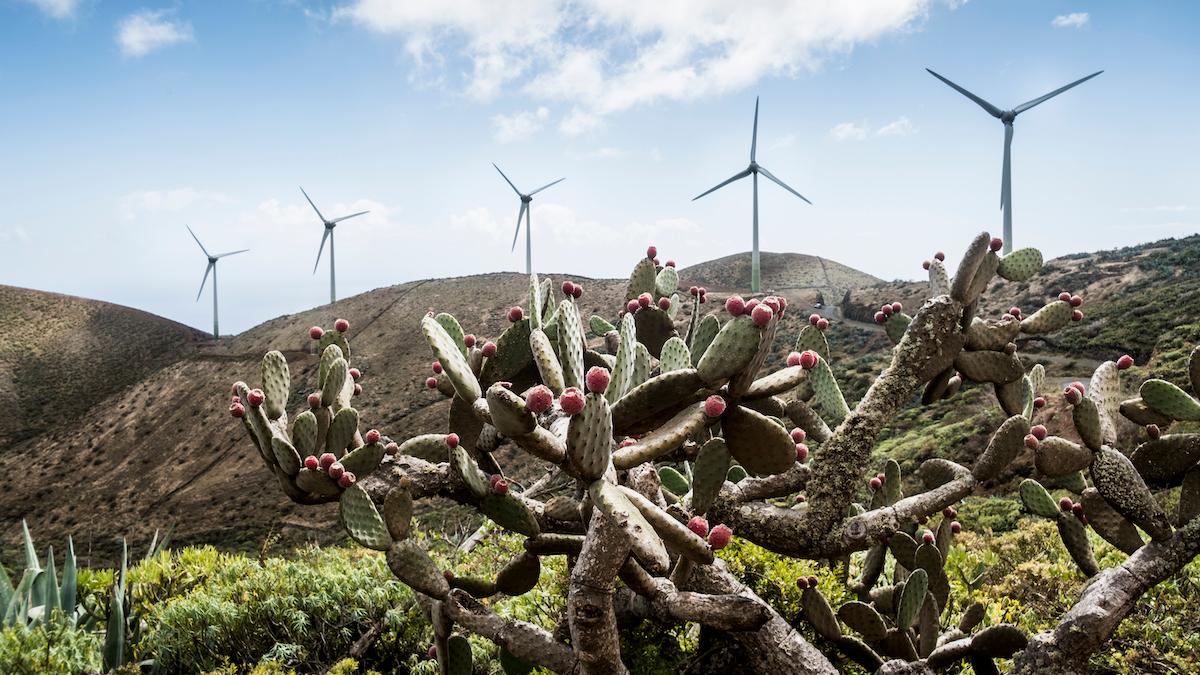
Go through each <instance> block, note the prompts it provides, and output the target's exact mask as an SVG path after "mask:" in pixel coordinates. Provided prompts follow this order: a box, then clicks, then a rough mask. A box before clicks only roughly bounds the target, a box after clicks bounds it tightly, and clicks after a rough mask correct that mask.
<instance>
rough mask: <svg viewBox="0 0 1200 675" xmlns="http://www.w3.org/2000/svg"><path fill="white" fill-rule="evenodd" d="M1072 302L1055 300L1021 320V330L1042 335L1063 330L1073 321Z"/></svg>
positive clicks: (1029, 333)
mask: <svg viewBox="0 0 1200 675" xmlns="http://www.w3.org/2000/svg"><path fill="white" fill-rule="evenodd" d="M1074 311H1075V310H1074V309H1072V308H1071V303H1069V302H1065V301H1063V300H1055V301H1053V302H1050V303H1048V304H1047V305H1046V306H1045V307H1042V308H1041V309H1039V310H1038V311H1036V312H1034V313H1033V314H1030V315H1029V316H1027V317H1025V318H1024V319H1022V320H1021V332H1022V333H1026V334H1028V335H1042V334H1044V333H1052V332H1054V331H1056V330H1061V329H1063V328H1066V327H1067V324H1069V323H1071V313H1072V312H1074Z"/></svg>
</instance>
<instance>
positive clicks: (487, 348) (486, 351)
mask: <svg viewBox="0 0 1200 675" xmlns="http://www.w3.org/2000/svg"><path fill="white" fill-rule="evenodd" d="M480 351H481V352H483V355H484V357H486V358H489V359H490V358H492V357H493V356H495V355H496V343H495V342H492V341H491V340H488V341H487V342H485V343H483V347H482V348H481V349H480Z"/></svg>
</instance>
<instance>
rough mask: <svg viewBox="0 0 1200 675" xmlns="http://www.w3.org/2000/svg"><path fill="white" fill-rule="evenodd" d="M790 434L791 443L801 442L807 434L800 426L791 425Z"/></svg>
mask: <svg viewBox="0 0 1200 675" xmlns="http://www.w3.org/2000/svg"><path fill="white" fill-rule="evenodd" d="M791 434H792V442H793V443H803V442H804V439H806V438H808V434H806V433H805V432H804V430H803V429H801V428H800V427H793V428H792V431H791Z"/></svg>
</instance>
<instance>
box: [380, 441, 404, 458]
mask: <svg viewBox="0 0 1200 675" xmlns="http://www.w3.org/2000/svg"><path fill="white" fill-rule="evenodd" d="M383 451H384V452H386V453H387V454H389V455H394V454H396V453H398V452H400V445H399V444H398V443H396V441H389V442H388V444H387V445H385V446H383Z"/></svg>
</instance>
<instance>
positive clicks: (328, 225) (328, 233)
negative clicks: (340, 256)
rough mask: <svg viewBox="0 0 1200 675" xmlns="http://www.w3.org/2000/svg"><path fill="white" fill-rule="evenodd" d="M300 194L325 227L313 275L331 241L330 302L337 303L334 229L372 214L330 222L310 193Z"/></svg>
mask: <svg viewBox="0 0 1200 675" xmlns="http://www.w3.org/2000/svg"><path fill="white" fill-rule="evenodd" d="M300 192H301V193H303V194H304V198H305V199H307V200H308V205H309V206H311V207H312V208H313V211H316V212H317V217H318V218H320V219H321V222H322V223H323V224H324V225H325V234H323V235H322V236H321V248H319V249H317V261H316V262H314V263H313V274H316V273H317V266H318V265H320V264H321V253H323V252H324V251H325V240H326V239H328V240H329V302H330V303H334V302H337V281H336V280H335V275H334V259H333V228H335V227H337V224H338V223H340V222H342V221H343V220H349V219H351V218H354V217H356V216H361V215H363V214H364V213H370V211H359V212H358V213H351V214H350V215H348V216H342V217H341V218H334V219H333V220H329V219H328V218H326V217H325V216H323V215H321V210H320V209H318V208H317V205H316V204H314V203H313V200H312V199H311V198H309V196H308V193H307V192H304V188H300Z"/></svg>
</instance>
